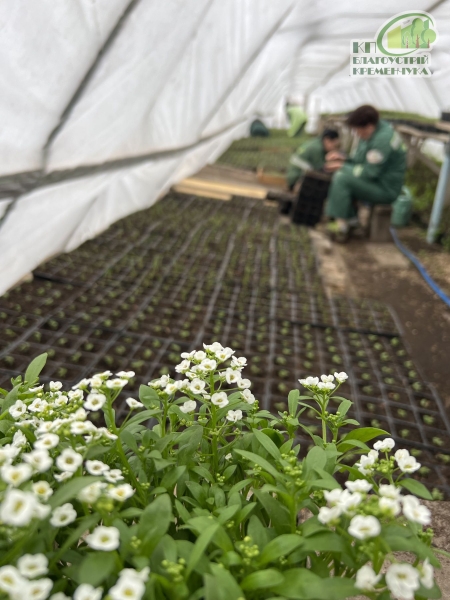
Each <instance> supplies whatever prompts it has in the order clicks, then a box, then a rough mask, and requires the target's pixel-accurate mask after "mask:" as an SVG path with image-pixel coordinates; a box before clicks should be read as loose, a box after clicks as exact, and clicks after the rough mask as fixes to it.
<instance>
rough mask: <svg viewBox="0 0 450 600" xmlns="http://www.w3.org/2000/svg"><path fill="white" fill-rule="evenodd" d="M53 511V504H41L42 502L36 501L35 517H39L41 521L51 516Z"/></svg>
mask: <svg viewBox="0 0 450 600" xmlns="http://www.w3.org/2000/svg"><path fill="white" fill-rule="evenodd" d="M51 511H52V509H51V506H48V504H41V503H40V502H36V504H35V506H34V513H33V517H34V518H35V519H38V520H39V521H43V520H44V519H46V518H47V517H48V516H49V514H50V513H51Z"/></svg>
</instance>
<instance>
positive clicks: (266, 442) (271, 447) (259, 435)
mask: <svg viewBox="0 0 450 600" xmlns="http://www.w3.org/2000/svg"><path fill="white" fill-rule="evenodd" d="M253 435H254V436H255V437H256V439H257V440H258V442H259V443H260V444H261V446H262V447H263V448H264V450H266V451H267V452H268V453H269V454H270V455H271V456H272V458H274V459H275V460H281V453H280V451H279V450H278V448H277V446H276V445H275V444H274V443H273V442H272V440H271V439H270V438H269V436H267V435H266V434H264V433H263V432H262V431H258V429H254V430H253Z"/></svg>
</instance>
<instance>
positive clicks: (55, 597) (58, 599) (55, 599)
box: [48, 592, 71, 600]
mask: <svg viewBox="0 0 450 600" xmlns="http://www.w3.org/2000/svg"><path fill="white" fill-rule="evenodd" d="M48 600H71V599H70V598H69V596H66V595H65V594H64V592H56V594H52V595H51V596H50V598H49V599H48Z"/></svg>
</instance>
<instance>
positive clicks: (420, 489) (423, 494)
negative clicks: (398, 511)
mask: <svg viewBox="0 0 450 600" xmlns="http://www.w3.org/2000/svg"><path fill="white" fill-rule="evenodd" d="M400 485H401V486H402V487H404V488H406V489H407V490H408V492H411V494H414V495H415V496H419V498H424V499H425V500H433V496H432V495H431V494H430V492H429V491H428V490H427V488H426V487H425V486H424V485H423V483H420V481H416V480H415V479H411V478H409V477H408V478H406V479H402V480H401V481H400Z"/></svg>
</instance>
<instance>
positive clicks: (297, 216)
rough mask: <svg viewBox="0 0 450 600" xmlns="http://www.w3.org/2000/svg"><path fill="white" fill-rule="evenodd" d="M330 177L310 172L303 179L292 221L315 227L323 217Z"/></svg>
mask: <svg viewBox="0 0 450 600" xmlns="http://www.w3.org/2000/svg"><path fill="white" fill-rule="evenodd" d="M329 186H330V177H329V176H328V175H326V174H323V173H316V172H308V173H307V174H306V175H305V176H304V177H303V181H302V185H301V187H300V191H299V194H298V198H297V201H296V203H295V205H294V208H293V211H292V222H293V223H295V224H297V225H307V226H308V227H314V226H315V225H317V223H319V221H320V219H321V218H322V211H323V205H324V203H325V200H326V198H327V194H328V188H329Z"/></svg>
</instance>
